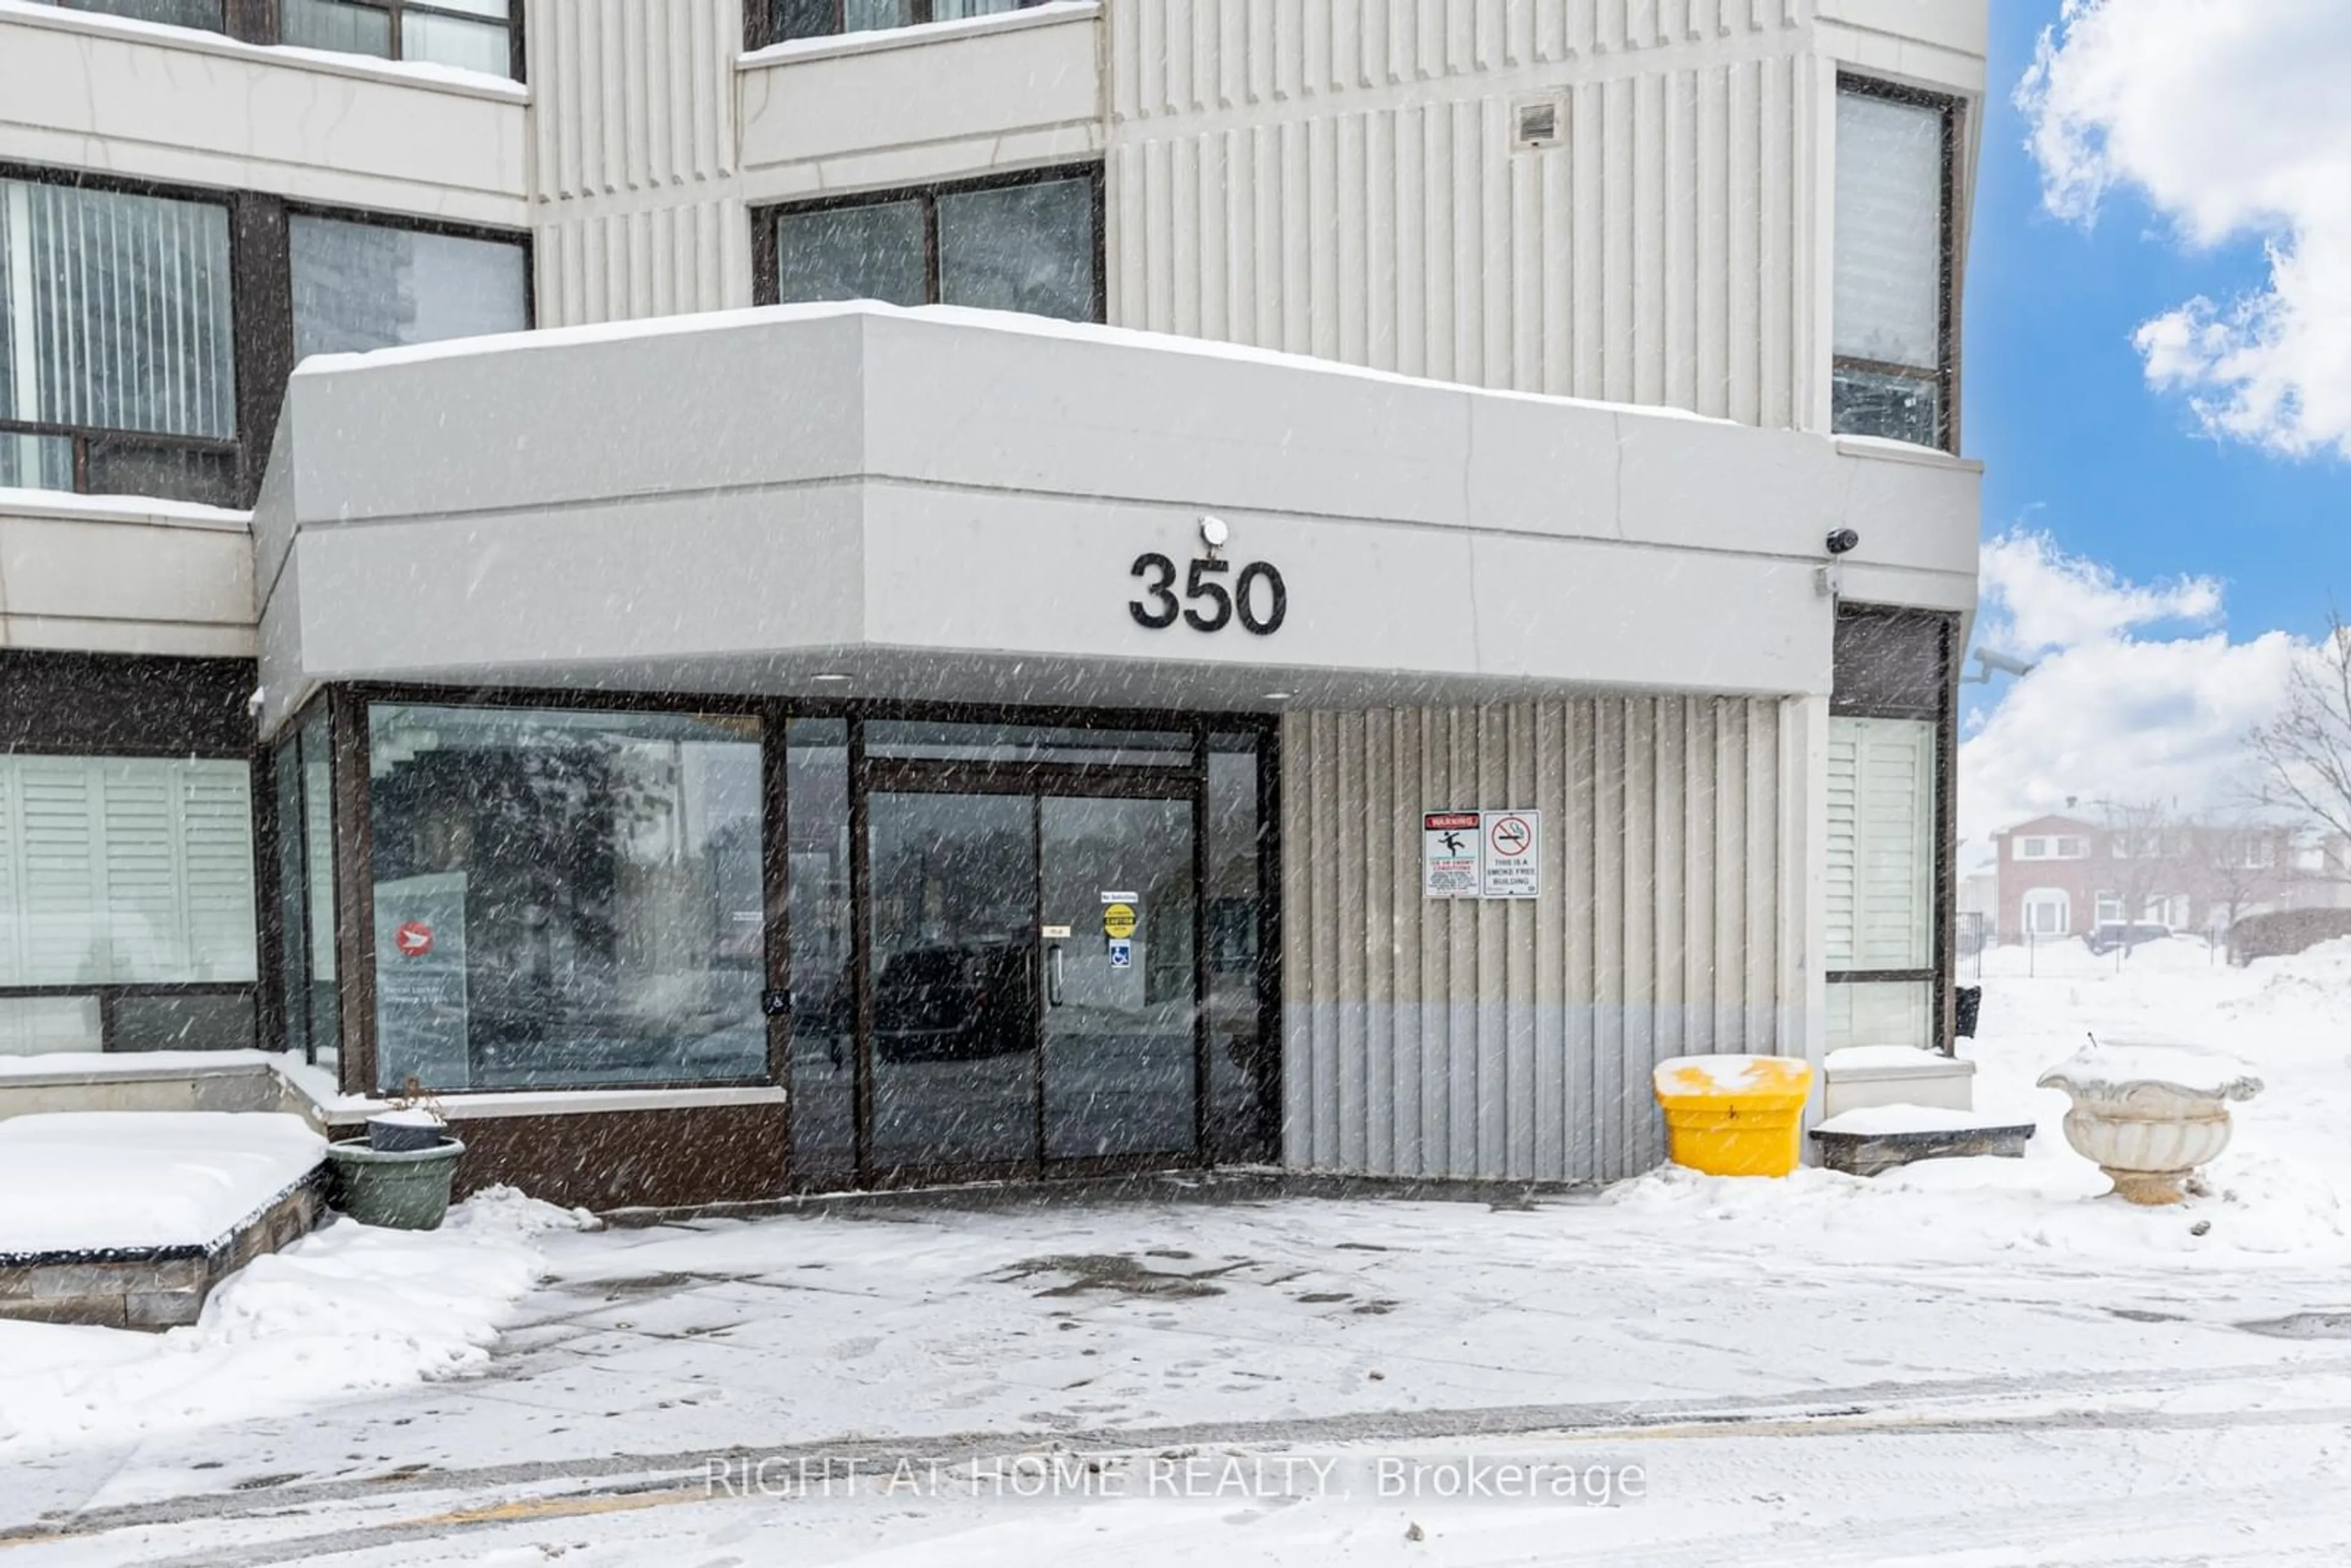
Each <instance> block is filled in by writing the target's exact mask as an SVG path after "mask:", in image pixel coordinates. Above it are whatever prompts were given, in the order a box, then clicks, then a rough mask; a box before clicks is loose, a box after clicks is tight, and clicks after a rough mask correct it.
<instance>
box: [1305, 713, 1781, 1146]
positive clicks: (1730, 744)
mask: <svg viewBox="0 0 2351 1568" xmlns="http://www.w3.org/2000/svg"><path fill="white" fill-rule="evenodd" d="M1282 747H1283V753H1282V756H1283V801H1282V812H1283V822H1282V833H1283V848H1282V860H1283V883H1284V886H1283V900H1284V903H1283V912H1284V919H1283V929H1284V931H1285V932H1286V933H1287V936H1286V937H1285V952H1284V955H1283V969H1284V975H1285V988H1286V991H1285V997H1284V1019H1285V1031H1286V1040H1285V1060H1284V1067H1283V1071H1284V1075H1285V1076H1284V1083H1285V1092H1286V1095H1287V1104H1286V1107H1285V1109H1286V1124H1287V1129H1288V1130H1287V1135H1286V1145H1287V1151H1286V1157H1287V1158H1288V1160H1289V1162H1290V1164H1291V1165H1292V1166H1297V1167H1299V1168H1301V1169H1312V1170H1328V1171H1345V1172H1360V1173H1368V1174H1378V1175H1393V1176H1435V1177H1472V1178H1485V1179H1511V1180H1548V1181H1561V1180H1607V1179H1612V1178H1615V1177H1619V1176H1630V1175H1634V1174H1635V1173H1637V1172H1640V1171H1643V1170H1646V1169H1648V1168H1650V1167H1651V1166H1655V1165H1656V1164H1657V1163H1658V1162H1659V1161H1661V1160H1662V1159H1663V1158H1664V1157H1665V1147H1664V1141H1663V1128H1662V1125H1661V1124H1660V1123H1659V1121H1658V1119H1657V1115H1656V1110H1655V1108H1654V1106H1653V1104H1652V1102H1651V1100H1650V1095H1649V1089H1648V1078H1649V1071H1650V1069H1651V1068H1652V1067H1654V1066H1655V1065H1656V1063H1657V1062H1659V1061H1664V1060H1666V1059H1667V1058H1668V1057H1673V1056H1678V1055H1684V1054H1696V1053H1706V1052H1713V1051H1774V1050H1780V1049H1789V1050H1793V1051H1798V1052H1799V1053H1801V1052H1802V1050H1803V1047H1802V1042H1801V1041H1799V1040H1786V1041H1784V1042H1783V1038H1782V1037H1783V1035H1784V1034H1785V1033H1786V1031H1787V1030H1789V1029H1790V1028H1791V1020H1790V1019H1789V1016H1788V1014H1787V1012H1786V1010H1785V1009H1784V1008H1783V1006H1782V998H1783V996H1784V995H1785V994H1786V988H1787V985H1788V969H1789V961H1790V959H1791V957H1792V955H1789V954H1787V953H1784V952H1783V951H1782V936H1781V933H1782V929H1783V919H1784V912H1783V910H1782V902H1783V898H1782V893H1783V890H1782V884H1781V872H1780V868H1781V866H1782V864H1783V863H1786V860H1787V857H1788V855H1789V854H1790V853H1791V852H1792V846H1790V845H1788V844H1787V843H1785V842H1784V841H1783V840H1784V838H1785V835H1786V832H1787V828H1786V827H1785V823H1786V822H1787V821H1788V813H1787V812H1786V811H1785V810H1784V809H1783V808H1784V805H1785V802H1783V800H1782V789H1781V780H1782V777H1783V774H1784V769H1785V767H1786V762H1785V758H1784V750H1783V746H1782V708H1781V705H1780V704H1779V703H1778V702H1776V701H1772V700H1768V699H1764V700H1750V699H1736V698H1682V697H1646V696H1635V697H1578V698H1563V699H1558V700H1552V701H1541V702H1526V703H1510V704H1499V705H1489V706H1478V707H1437V708H1401V709H1382V710H1376V711H1373V712H1366V713H1313V714H1301V715H1293V716H1290V718H1288V719H1287V720H1286V721H1285V723H1284V727H1283V736H1282ZM1512 806H1515V807H1534V808H1536V809H1538V810H1541V812H1542V814H1543V839H1542V855H1543V863H1542V881H1543V890H1542V896H1541V898H1539V899H1536V900H1533V901H1531V902H1530V901H1501V900H1473V899H1431V898H1426V897H1424V896H1423V894H1422V884H1421V832H1420V827H1421V824H1420V814H1421V813H1422V812H1423V811H1424V810H1446V809H1468V808H1477V807H1485V808H1496V807H1512Z"/></svg>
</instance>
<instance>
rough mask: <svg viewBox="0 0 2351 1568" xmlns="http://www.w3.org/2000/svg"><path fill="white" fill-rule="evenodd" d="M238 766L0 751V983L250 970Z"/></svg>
mask: <svg viewBox="0 0 2351 1568" xmlns="http://www.w3.org/2000/svg"><path fill="white" fill-rule="evenodd" d="M251 789H252V785H251V780H250V777H249V773H248V770H247V768H246V764H245V763H243V762H241V761H230V760H218V761H216V760H176V759H166V758H87V757H35V756H7V757H0V986H73V985H142V984H143V985H161V984H188V983H204V982H212V983H218V984H240V983H246V982H250V981H251V980H252V979H253V978H254V977H255V953H254V946H255V936H254V885H253V802H252V799H251Z"/></svg>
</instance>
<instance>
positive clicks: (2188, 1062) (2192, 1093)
mask: <svg viewBox="0 0 2351 1568" xmlns="http://www.w3.org/2000/svg"><path fill="white" fill-rule="evenodd" d="M2041 1087H2042V1088H2043V1089H2063V1090H2064V1092H2065V1093H2066V1094H2067V1096H2068V1097H2069V1098H2071V1099H2072V1100H2073V1102H2074V1106H2073V1109H2072V1110H2070V1111H2068V1112H2066V1113H2065V1141H2066V1142H2067V1143H2069V1144H2071V1145H2074V1152H2075V1153H2076V1154H2079V1155H2081V1156H2082V1157H2083V1158H2085V1159H2086V1160H2089V1161H2091V1162H2092V1163H2093V1164H2095V1165H2096V1166H2097V1167H2098V1168H2099V1169H2100V1170H2102V1171H2104V1172H2105V1173H2106V1175H2107V1176H2110V1177H2112V1178H2113V1180H2114V1184H2115V1191H2116V1192H2117V1193H2119V1194H2121V1195H2122V1196H2123V1197H2125V1198H2127V1199H2128V1200H2129V1201H2131V1202H2132V1203H2145V1204H2158V1203H2178V1202H2179V1200H2180V1197H2182V1196H2183V1188H2184V1186H2185V1184H2186V1182H2187V1180H2188V1177H2189V1176H2190V1175H2192V1174H2194V1172H2195V1170H2196V1168H2197V1167H2198V1166H2203V1165H2207V1164H2209V1163H2210V1162H2211V1161H2213V1160H2215V1159H2218V1158H2219V1157H2220V1153H2221V1151H2222V1150H2224V1149H2226V1148H2227V1147H2228V1146H2229V1136H2230V1133H2231V1126H2230V1121H2229V1102H2230V1101H2231V1100H2250V1099H2252V1097H2253V1096H2254V1095H2256V1094H2258V1093H2260V1092H2261V1091H2262V1081H2261V1080H2260V1079H2258V1078H2256V1077H2254V1076H2253V1074H2252V1070H2251V1069H2250V1068H2248V1067H2246V1066H2245V1064H2244V1063H2243V1062H2241V1061H2236V1060H2235V1059H2234V1058H2231V1057H2227V1056H2221V1055H2219V1054H2217V1053H2215V1052H2211V1051H2197V1050H2193V1049H2191V1048H2188V1047H2183V1046H2169V1045H2133V1044H2125V1043H2122V1042H2119V1041H2118V1042H2116V1043H2115V1044H2112V1045H2096V1044H2093V1045H2092V1046H2090V1048H2089V1049H2088V1050H2086V1051H2081V1052H2080V1053H2078V1054H2077V1055H2075V1056H2074V1057H2072V1058H2070V1059H2069V1060H2067V1061H2062V1062H2059V1063H2058V1064H2057V1065H2056V1066H2055V1067H2053V1068H2051V1069H2050V1070H2049V1071H2047V1072H2044V1073H2043V1074H2042V1075H2041Z"/></svg>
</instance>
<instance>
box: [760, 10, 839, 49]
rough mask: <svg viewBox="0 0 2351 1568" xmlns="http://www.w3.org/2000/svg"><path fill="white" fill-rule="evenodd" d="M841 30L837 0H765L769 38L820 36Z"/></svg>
mask: <svg viewBox="0 0 2351 1568" xmlns="http://www.w3.org/2000/svg"><path fill="white" fill-rule="evenodd" d="M840 30H841V5H840V0H768V42H769V43H771V44H780V43H785V42H788V41H789V40H790V39H793V38H822V37H830V36H831V34H834V33H837V32H839V31H840Z"/></svg>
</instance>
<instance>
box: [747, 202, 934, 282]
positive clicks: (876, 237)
mask: <svg viewBox="0 0 2351 1568" xmlns="http://www.w3.org/2000/svg"><path fill="white" fill-rule="evenodd" d="M927 287H928V286H927V285H926V284H925V282H924V278H923V204H921V203H920V202H874V203H872V204H867V205H864V206H856V207H831V208H828V209H826V210H824V211H821V212H813V213H786V214H783V215H782V216H780V217H778V218H777V220H776V297H777V298H778V299H779V300H781V301H782V302H784V303H785V304H787V305H789V304H796V303H799V302H800V301H803V300H811V299H879V300H881V301H883V303H885V304H889V305H920V304H923V303H924V302H925V298H927V292H926V291H927Z"/></svg>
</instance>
